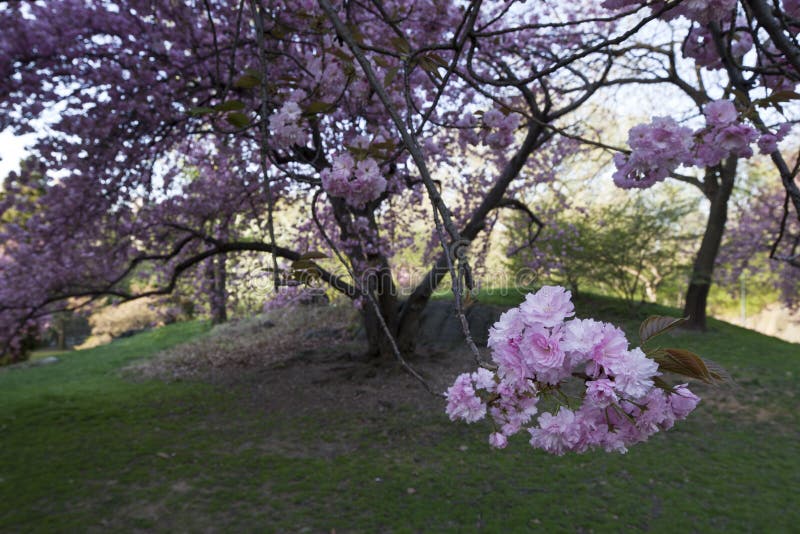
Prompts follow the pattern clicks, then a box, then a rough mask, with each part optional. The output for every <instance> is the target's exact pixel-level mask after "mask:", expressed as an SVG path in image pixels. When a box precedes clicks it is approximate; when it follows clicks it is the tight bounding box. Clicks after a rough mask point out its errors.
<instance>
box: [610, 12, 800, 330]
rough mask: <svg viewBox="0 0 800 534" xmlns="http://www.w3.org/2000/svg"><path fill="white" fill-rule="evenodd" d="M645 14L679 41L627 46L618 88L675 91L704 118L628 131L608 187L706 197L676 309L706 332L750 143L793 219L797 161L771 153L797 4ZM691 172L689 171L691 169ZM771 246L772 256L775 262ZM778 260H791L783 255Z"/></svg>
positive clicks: (786, 124) (793, 68) (781, 129)
mask: <svg viewBox="0 0 800 534" xmlns="http://www.w3.org/2000/svg"><path fill="white" fill-rule="evenodd" d="M643 4H644V3H643V2H637V1H632V0H608V1H606V2H604V5H605V6H606V7H608V8H609V9H623V8H629V7H630V6H640V5H643ZM650 7H651V10H653V11H660V12H661V13H660V15H659V18H660V19H661V20H662V21H665V22H668V23H670V28H669V29H670V31H671V32H672V33H673V34H675V32H676V31H677V32H679V33H678V35H679V36H680V38H679V39H678V41H677V42H675V41H672V42H668V43H667V44H665V45H664V44H660V43H658V42H655V43H652V42H651V43H645V44H644V45H636V44H635V45H634V46H633V47H632V49H633V50H638V54H637V56H636V57H637V59H639V61H637V62H635V63H634V64H633V65H631V66H630V67H629V68H628V72H629V74H630V76H631V77H629V78H627V80H626V81H628V82H630V81H635V82H636V83H648V84H653V83H655V84H658V83H667V84H671V85H673V86H675V87H677V88H678V89H679V90H680V91H681V92H682V93H683V94H684V95H685V96H686V97H688V99H689V101H690V103H691V105H692V107H694V108H695V110H696V111H697V112H700V113H702V122H699V121H695V122H699V124H697V125H696V127H695V128H691V127H688V126H685V125H682V124H680V123H679V122H678V120H676V118H675V117H672V116H664V117H656V118H654V119H653V120H652V122H650V123H649V124H642V125H639V126H636V127H634V128H633V129H631V131H630V135H629V145H630V152H629V153H618V154H616V155H615V157H614V163H615V165H616V167H617V171H616V173H615V174H614V182H615V183H616V184H617V185H618V186H620V187H625V188H648V187H651V186H652V185H654V184H655V183H657V182H660V181H662V180H664V179H666V178H668V177H671V178H674V179H678V180H681V181H684V182H686V183H689V184H691V185H694V186H696V187H697V188H698V189H699V190H700V191H701V192H702V193H703V195H704V196H705V197H706V198H707V199H708V200H709V215H708V222H707V225H706V230H705V233H704V235H703V239H702V242H701V245H700V248H699V250H698V252H697V254H696V256H695V261H694V266H693V272H692V275H691V279H690V281H689V286H688V290H687V293H686V300H685V307H684V315H686V316H687V317H689V326H693V327H696V328H701V329H704V328H705V324H706V320H705V319H706V300H707V297H708V292H709V289H710V287H711V284H712V280H713V272H714V266H715V264H716V262H717V257H718V254H719V251H720V247H721V244H722V240H723V234H724V231H725V226H726V221H727V217H728V201H729V199H730V197H731V193H732V192H733V189H734V185H735V179H736V174H737V168H738V166H739V165H738V163H739V160H740V159H742V158H750V157H752V156H753V154H754V147H755V145H756V144H757V147H758V151H759V152H761V153H762V154H768V155H769V157H770V158H771V159H772V161H773V163H774V165H775V174H776V177H777V180H778V181H779V182H780V183H781V185H782V187H783V190H784V194H785V197H786V199H785V201H786V203H787V208H788V204H789V203H791V205H792V206H793V208H794V210H793V211H794V215H793V216H792V218H793V219H797V218H798V217H800V189H799V188H798V183H797V178H796V177H797V170H798V163H800V157H797V156H795V157H794V160H795V163H793V164H789V163H787V160H786V159H785V157H784V154H783V153H782V152H781V150H780V149H779V146H778V143H779V142H780V141H781V140H783V138H784V137H785V136H786V135H787V134H788V133H789V131H790V129H791V127H792V124H793V123H794V120H795V117H793V115H792V113H790V112H789V109H786V106H787V105H789V104H787V103H790V102H791V101H793V100H795V99H796V98H798V97H799V96H800V95H797V93H795V92H794V88H795V86H796V85H797V83H798V82H800V77H799V76H798V72H800V71H798V70H797V58H798V57H800V56H799V55H798V52H800V49H798V47H797V41H796V38H795V36H796V34H797V33H798V32H800V20H798V17H800V5H798V4H797V3H796V2H793V1H785V2H782V3H778V2H773V3H767V2H764V1H762V0H753V1H749V0H748V1H743V2H737V1H736V0H715V1H698V2H694V1H685V2H653V3H650ZM676 45H677V46H676ZM643 55H647V57H648V62H645V63H644V65H646V67H645V69H644V70H645V72H646V73H647V75H645V76H641V75H637V74H636V73H641V72H642V70H643V69H642V67H643V62H642V61H641V58H642V57H643ZM681 56H682V57H681ZM682 59H683V60H689V61H692V62H693V63H694V66H695V67H696V68H695V69H694V70H691V69H686V67H685V66H684V65H682V64H681V61H682ZM676 111H677V110H676ZM689 112H690V113H691V108H690V109H689ZM682 113H686V112H685V111H682ZM693 168H694V169H697V172H692V171H691V169H693ZM685 170H688V171H689V172H685ZM698 174H699V176H698ZM788 217H789V216H788V214H787V215H786V216H785V217H783V223H781V226H780V230H779V231H778V232H777V234H776V235H777V236H779V237H778V241H780V240H781V236H784V235H785V233H786V232H784V228H785V226H786V223H787V221H789V220H790V219H789V218H788ZM777 246H778V243H776V245H775V247H773V249H772V250H773V255H772V256H771V257H775V258H776V259H778V257H777V256H774V252H775V250H777V248H776V247H777ZM782 259H784V260H787V261H788V262H789V263H790V264H793V263H794V264H796V263H797V262H796V257H792V256H791V255H789V256H784V257H783V258H782Z"/></svg>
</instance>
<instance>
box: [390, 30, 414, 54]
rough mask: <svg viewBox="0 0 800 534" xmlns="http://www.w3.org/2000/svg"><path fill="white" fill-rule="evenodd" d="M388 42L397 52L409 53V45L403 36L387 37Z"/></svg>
mask: <svg viewBox="0 0 800 534" xmlns="http://www.w3.org/2000/svg"><path fill="white" fill-rule="evenodd" d="M389 42H390V43H391V44H392V46H393V47H394V49H395V50H396V51H397V52H400V53H401V54H405V55H408V54H410V53H411V47H410V46H409V44H408V41H406V39H405V37H401V36H399V35H398V36H395V37H392V38H391V39H389Z"/></svg>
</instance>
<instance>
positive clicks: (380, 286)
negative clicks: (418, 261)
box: [361, 263, 406, 360]
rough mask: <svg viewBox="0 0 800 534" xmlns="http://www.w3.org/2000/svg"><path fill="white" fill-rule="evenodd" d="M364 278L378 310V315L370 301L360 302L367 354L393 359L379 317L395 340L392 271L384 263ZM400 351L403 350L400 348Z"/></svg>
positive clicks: (395, 300) (394, 298)
mask: <svg viewBox="0 0 800 534" xmlns="http://www.w3.org/2000/svg"><path fill="white" fill-rule="evenodd" d="M364 278H365V280H364V281H365V283H366V284H368V286H369V287H370V288H371V289H372V294H373V295H374V296H375V300H376V301H377V304H378V310H379V312H380V316H379V315H378V314H377V313H375V308H374V306H373V305H372V303H371V302H369V301H365V302H363V303H362V312H361V315H362V318H363V320H364V329H365V330H366V333H367V343H368V349H367V356H368V357H370V358H378V359H381V360H394V359H395V353H394V347H393V346H392V341H391V339H389V337H388V336H387V335H386V329H385V328H384V326H383V325H382V324H381V319H383V323H384V324H385V325H386V328H388V330H389V332H390V333H391V335H392V337H394V338H395V341H397V312H398V305H397V293H396V291H395V287H394V281H393V280H392V272H391V270H390V269H389V266H388V263H384V265H383V266H382V267H380V268H379V269H377V270H372V271H370V272H369V273H368V274H366V275H365V277H364ZM398 348H400V347H398ZM401 352H403V351H402V349H401ZM403 354H404V355H405V354H406V353H405V352H403Z"/></svg>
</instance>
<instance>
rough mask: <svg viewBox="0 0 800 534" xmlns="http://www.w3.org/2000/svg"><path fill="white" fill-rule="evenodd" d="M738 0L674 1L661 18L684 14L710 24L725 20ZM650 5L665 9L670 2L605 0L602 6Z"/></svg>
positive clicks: (612, 7) (676, 16)
mask: <svg viewBox="0 0 800 534" xmlns="http://www.w3.org/2000/svg"><path fill="white" fill-rule="evenodd" d="M736 1H737V0H683V1H682V2H672V3H673V4H674V7H671V8H669V9H668V10H666V11H665V12H664V13H663V14H662V15H661V18H663V19H664V20H673V19H676V18H678V17H680V16H684V17H686V18H687V19H689V20H692V21H695V22H699V23H701V24H708V23H710V22H719V21H721V20H724V19H725V18H727V17H728V16H730V14H731V13H732V11H733V10H734V9H735V8H736ZM643 5H649V6H650V7H651V9H652V10H653V11H656V12H658V11H661V10H663V9H665V8H666V7H667V5H668V2H665V1H656V2H644V1H642V0H605V1H604V2H603V3H602V6H603V7H604V8H606V9H624V8H629V7H634V6H643Z"/></svg>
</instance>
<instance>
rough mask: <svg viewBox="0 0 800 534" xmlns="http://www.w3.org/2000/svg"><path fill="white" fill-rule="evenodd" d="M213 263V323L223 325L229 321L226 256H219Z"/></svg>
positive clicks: (213, 259)
mask: <svg viewBox="0 0 800 534" xmlns="http://www.w3.org/2000/svg"><path fill="white" fill-rule="evenodd" d="M211 261H212V262H213V264H212V266H211V278H212V280H211V323H212V324H222V323H224V322H226V321H227V320H228V309H227V305H228V294H227V288H226V283H227V281H226V279H227V271H226V268H225V255H224V254H218V255H217V256H215V257H214V258H212V260H211Z"/></svg>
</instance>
